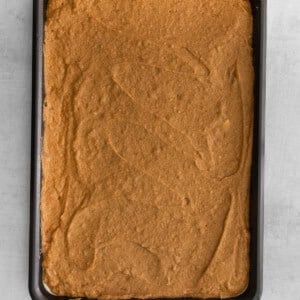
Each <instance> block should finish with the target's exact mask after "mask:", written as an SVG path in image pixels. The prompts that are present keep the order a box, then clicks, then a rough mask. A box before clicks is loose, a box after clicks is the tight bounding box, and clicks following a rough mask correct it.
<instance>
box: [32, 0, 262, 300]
mask: <svg viewBox="0 0 300 300" xmlns="http://www.w3.org/2000/svg"><path fill="white" fill-rule="evenodd" d="M46 2H47V1H46V0H34V1H33V66H32V71H33V81H32V90H33V98H32V99H33V100H32V151H31V155H32V161H31V202H30V255H29V291H30V295H31V297H32V299H34V300H47V299H52V300H55V299H60V300H63V299H64V300H66V299H70V298H69V297H61V296H53V295H51V294H50V293H49V292H48V291H47V290H46V289H45V286H44V285H43V282H42V259H43V257H42V254H41V236H40V190H41V147H42V129H43V128H42V127H43V117H42V107H43V98H44V89H43V38H44V24H45V11H46ZM251 4H252V10H253V16H254V24H253V25H254V35H253V49H254V68H255V87H254V95H255V105H254V107H255V110H254V141H253V163H252V172H251V188H250V234H251V242H250V279H249V285H248V287H247V289H246V290H245V292H244V293H243V294H241V295H239V296H237V297H234V298H230V299H239V300H242V299H243V300H250V299H252V300H256V299H260V296H261V292H262V264H263V255H262V246H263V186H264V184H263V179H264V178H263V174H264V126H265V122H264V120H265V117H264V115H265V49H266V0H252V1H251ZM77 299H78V298H77ZM82 299H84V298H82ZM185 299H188V298H185ZM198 299H199V298H198ZM86 300H87V299H86ZM199 300H201V299H199Z"/></svg>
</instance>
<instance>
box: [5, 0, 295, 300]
mask: <svg viewBox="0 0 300 300" xmlns="http://www.w3.org/2000/svg"><path fill="white" fill-rule="evenodd" d="M31 23H32V0H0V293H1V294H0V298H1V299H5V300H23V299H25V300H26V299H30V297H29V294H28V291H27V264H28V226H29V222H28V220H29V165H30V118H31V42H32V41H31V30H32V26H31ZM267 66H268V72H267V121H266V185H265V248H264V292H263V300H270V299H272V300H279V299H286V300H289V299H291V300H298V299H299V300H300V1H299V0H289V1H282V0H269V4H268V58H267Z"/></svg>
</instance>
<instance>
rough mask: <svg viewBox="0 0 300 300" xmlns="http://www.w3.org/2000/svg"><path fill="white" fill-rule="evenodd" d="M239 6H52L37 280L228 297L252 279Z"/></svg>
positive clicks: (244, 35) (139, 292)
mask: <svg viewBox="0 0 300 300" xmlns="http://www.w3.org/2000/svg"><path fill="white" fill-rule="evenodd" d="M251 43H252V13H251V6H250V3H249V1H247V0H222V1H220V0H98V1H92V0H78V1H76V0H75V1H74V0H49V3H48V8H47V21H46V27H45V47H44V59H45V94H46V96H45V103H44V136H43V153H42V172H43V173H42V174H43V181H42V196H41V213H42V220H41V225H42V252H43V281H44V282H45V284H46V285H47V286H48V287H49V288H50V290H51V291H52V292H53V293H54V294H57V295H66V296H75V297H83V296H86V297H90V298H110V299H120V298H131V297H135V298H157V297H182V296H197V297H222V298H223V297H230V296H235V295H238V294H240V293H242V292H243V291H244V290H245V288H246V287H247V284H248V277H249V239H250V235H249V224H248V222H249V182H250V169H251V155H252V154H251V152H252V125H253V124H252V123H253V81H254V72H253V66H252V45H251Z"/></svg>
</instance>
